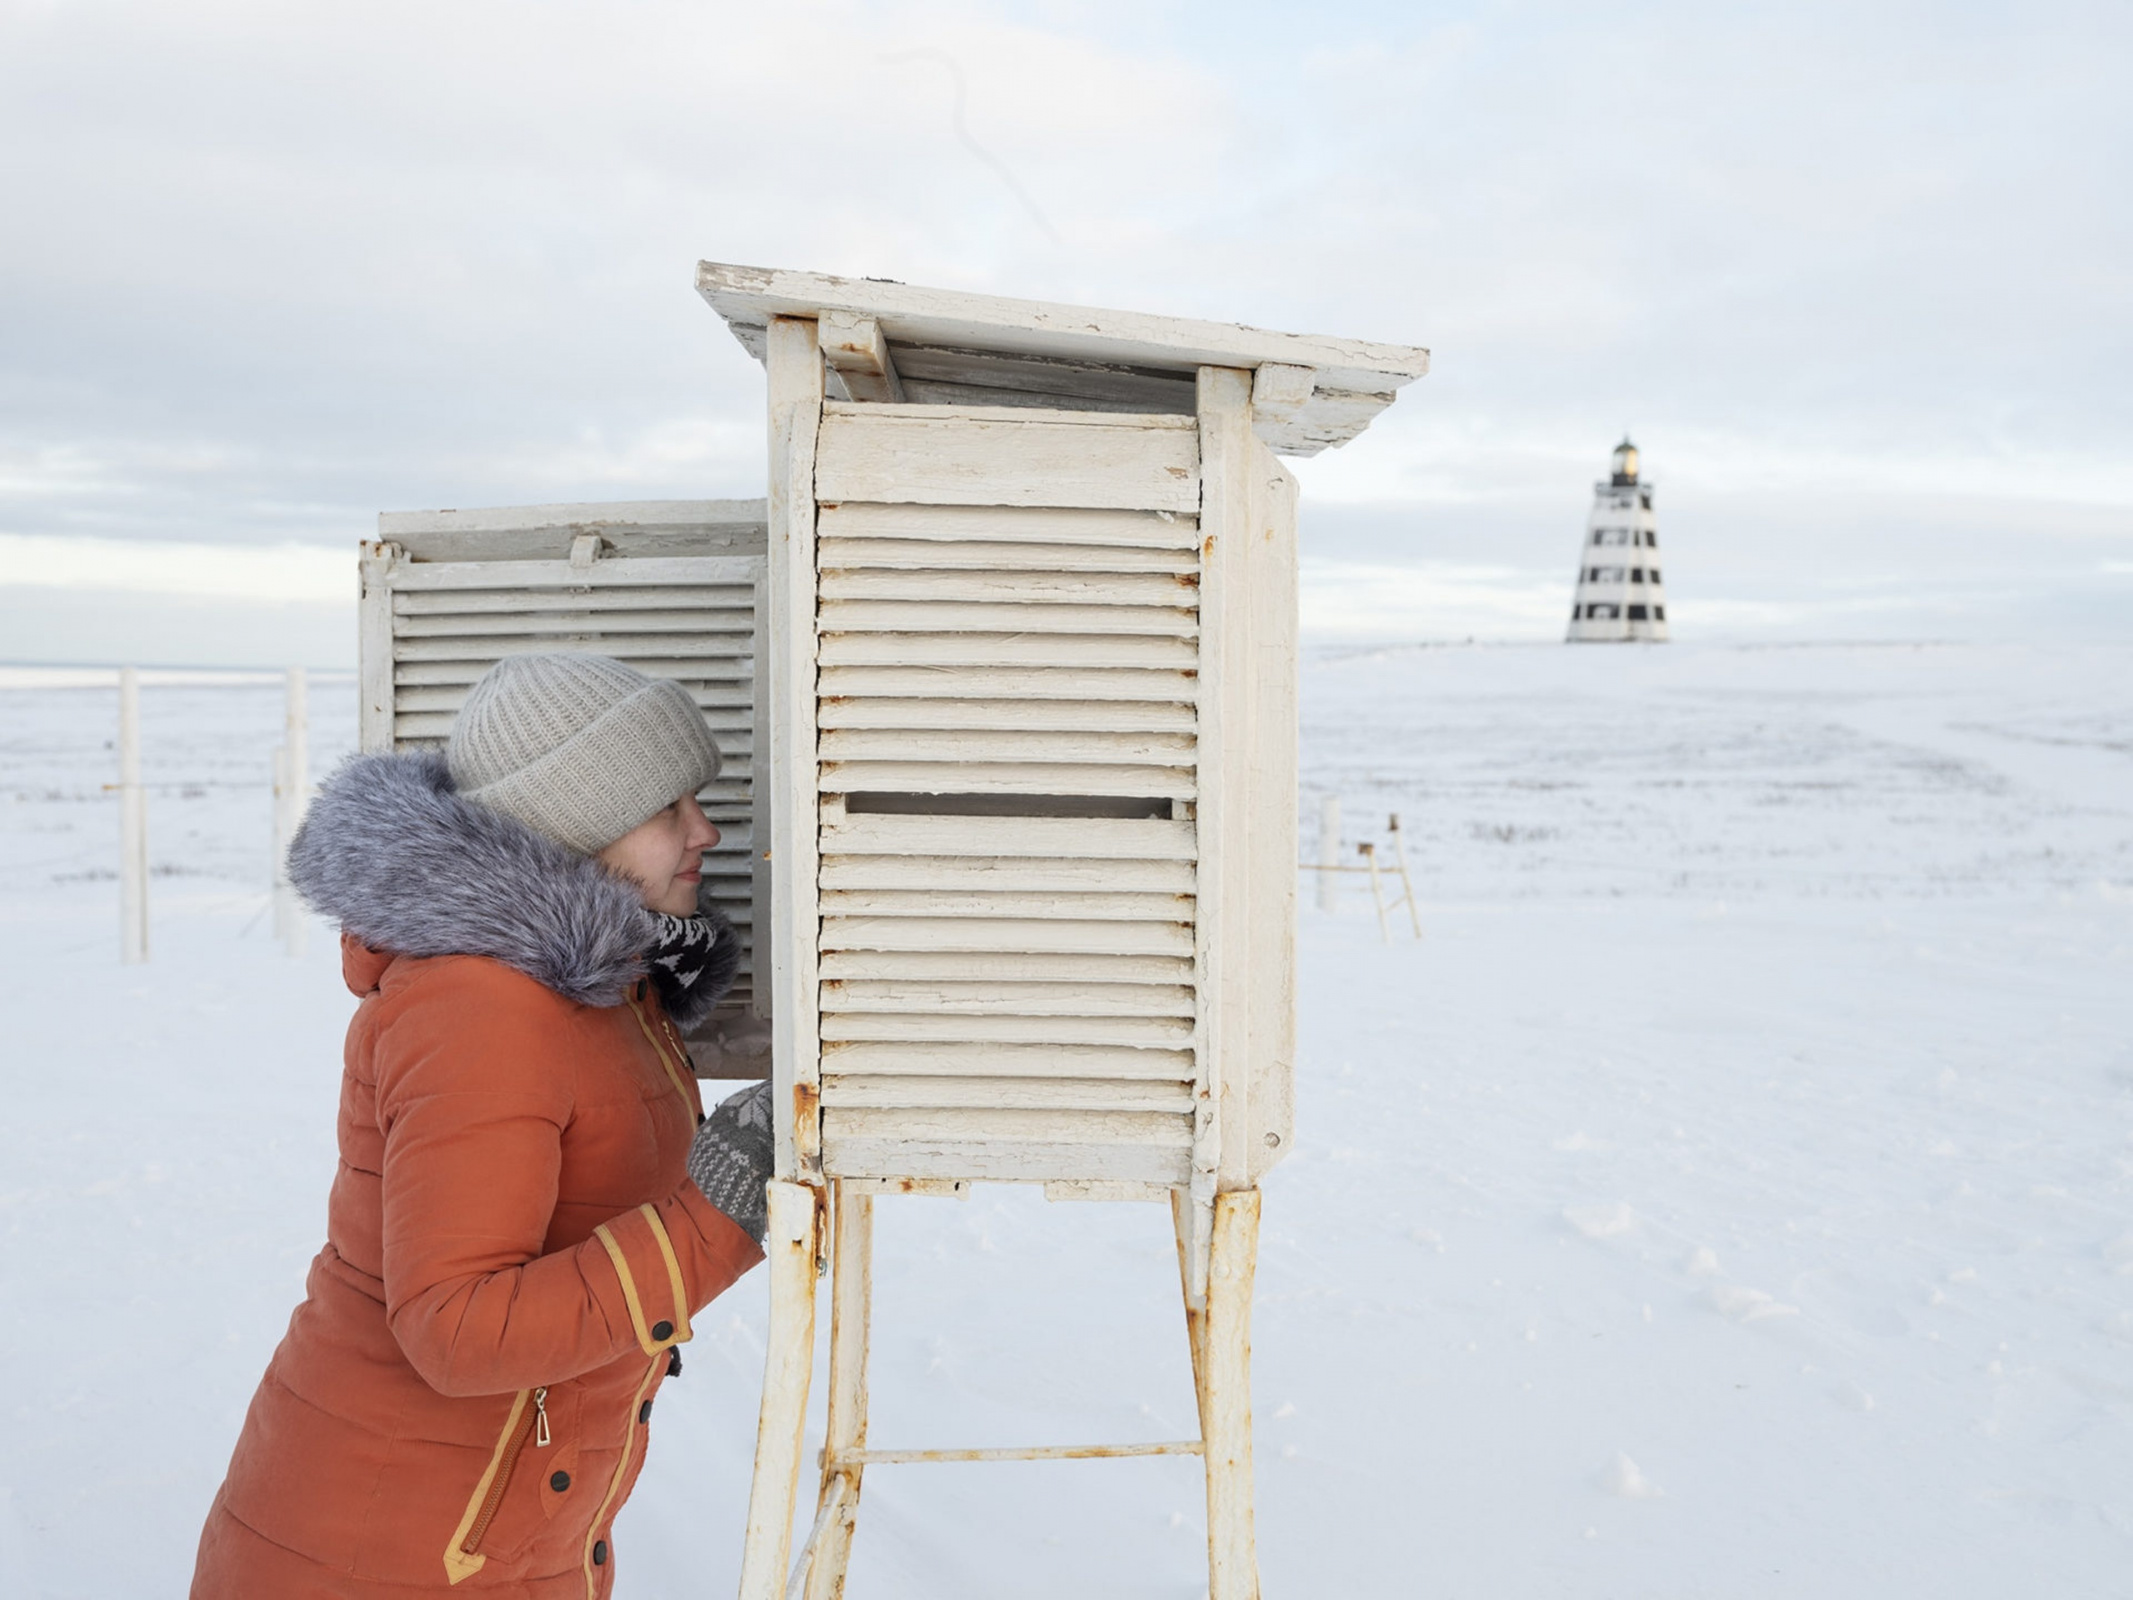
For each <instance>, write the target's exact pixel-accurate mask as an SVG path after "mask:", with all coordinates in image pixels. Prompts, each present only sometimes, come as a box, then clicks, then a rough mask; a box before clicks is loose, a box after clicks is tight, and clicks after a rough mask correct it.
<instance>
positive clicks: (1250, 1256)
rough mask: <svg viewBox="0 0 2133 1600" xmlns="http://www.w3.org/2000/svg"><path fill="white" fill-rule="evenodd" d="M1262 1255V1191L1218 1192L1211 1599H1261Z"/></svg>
mask: <svg viewBox="0 0 2133 1600" xmlns="http://www.w3.org/2000/svg"><path fill="white" fill-rule="evenodd" d="M1258 1253H1259V1191H1258V1190H1257V1189H1237V1190H1232V1191H1230V1192H1229V1193H1226V1194H1218V1195H1216V1196H1215V1238H1214V1252H1213V1259H1212V1261H1211V1263H1210V1266H1209V1271H1208V1277H1207V1320H1206V1325H1205V1329H1204V1332H1203V1334H1202V1340H1203V1343H1204V1346H1205V1348H1204V1350H1203V1352H1202V1357H1201V1365H1200V1416H1201V1419H1202V1420H1201V1426H1202V1428H1203V1429H1204V1430H1205V1435H1204V1436H1205V1438H1206V1441H1207V1595H1208V1600H1258V1597H1259V1557H1258V1551H1257V1548H1256V1544H1255V1541H1254V1537H1253V1533H1252V1272H1253V1268H1254V1266H1255V1265H1256V1262H1257V1258H1258Z"/></svg>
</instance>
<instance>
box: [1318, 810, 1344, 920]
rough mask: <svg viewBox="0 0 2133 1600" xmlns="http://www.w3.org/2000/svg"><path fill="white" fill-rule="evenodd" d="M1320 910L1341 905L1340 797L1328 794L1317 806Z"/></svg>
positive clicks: (1327, 909) (1331, 908) (1328, 909)
mask: <svg viewBox="0 0 2133 1600" xmlns="http://www.w3.org/2000/svg"><path fill="white" fill-rule="evenodd" d="M1318 866H1319V873H1318V909H1319V910H1321V911H1331V910H1333V909H1334V908H1335V907H1336V906H1337V905H1338V904H1339V903H1340V887H1341V878H1340V866H1341V797H1340V796H1339V795H1337V794H1329V795H1327V796H1326V797H1325V798H1324V799H1323V800H1321V801H1319V803H1318Z"/></svg>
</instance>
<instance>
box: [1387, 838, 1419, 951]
mask: <svg viewBox="0 0 2133 1600" xmlns="http://www.w3.org/2000/svg"><path fill="white" fill-rule="evenodd" d="M1389 826H1390V829H1391V832H1392V849H1393V857H1394V859H1395V860H1396V861H1398V863H1399V866H1400V894H1401V896H1402V898H1404V899H1405V900H1406V902H1407V920H1408V922H1409V923H1410V924H1412V925H1413V927H1414V930H1415V937H1416V938H1417V939H1419V938H1421V937H1422V912H1421V910H1420V909H1419V908H1418V907H1417V906H1416V905H1415V880H1414V879H1413V878H1411V877H1409V876H1408V875H1407V834H1406V832H1405V831H1404V830H1403V829H1402V828H1401V827H1400V813H1399V812H1397V811H1395V812H1394V813H1393V814H1392V820H1391V823H1390V825H1389Z"/></svg>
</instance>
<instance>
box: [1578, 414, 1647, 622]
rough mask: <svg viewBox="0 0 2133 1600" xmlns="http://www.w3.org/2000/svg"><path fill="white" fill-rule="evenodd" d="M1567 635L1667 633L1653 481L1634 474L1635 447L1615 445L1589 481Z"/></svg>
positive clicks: (1627, 444)
mask: <svg viewBox="0 0 2133 1600" xmlns="http://www.w3.org/2000/svg"><path fill="white" fill-rule="evenodd" d="M1567 638H1568V641H1569V642H1570V643H1572V644H1577V643H1581V642H1585V641H1602V640H1604V641H1613V640H1623V639H1648V640H1651V641H1653V642H1654V643H1658V642H1661V641H1663V640H1664V639H1665V638H1666V590H1665V589H1664V588H1662V587H1661V586H1660V582H1659V519H1658V518H1657V517H1656V516H1654V515H1653V514H1652V486H1651V485H1650V484H1648V483H1641V482H1639V481H1638V479H1637V447H1636V446H1635V445H1633V444H1631V443H1630V442H1629V441H1628V440H1627V439H1624V440H1623V441H1622V442H1621V443H1620V444H1618V445H1616V446H1615V454H1614V462H1613V471H1612V472H1611V474H1610V475H1609V476H1608V477H1606V478H1604V479H1602V480H1601V481H1600V482H1598V483H1596V484H1594V485H1593V486H1592V515H1591V516H1590V517H1588V518H1586V520H1585V548H1584V556H1583V558H1582V559H1581V560H1580V561H1579V563H1578V587H1577V596H1576V598H1575V599H1574V600H1573V601H1572V602H1571V605H1570V632H1569V634H1568V635H1567Z"/></svg>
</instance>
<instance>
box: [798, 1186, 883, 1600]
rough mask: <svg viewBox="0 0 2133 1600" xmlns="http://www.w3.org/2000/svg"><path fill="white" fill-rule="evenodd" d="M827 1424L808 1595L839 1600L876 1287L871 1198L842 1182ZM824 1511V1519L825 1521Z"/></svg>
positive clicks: (855, 1499)
mask: <svg viewBox="0 0 2133 1600" xmlns="http://www.w3.org/2000/svg"><path fill="white" fill-rule="evenodd" d="M830 1216H831V1230H832V1232H831V1245H830V1357H829V1426H828V1429H827V1432H826V1435H825V1437H824V1439H823V1445H822V1462H823V1467H822V1496H821V1499H820V1501H819V1502H818V1506H817V1520H818V1521H820V1522H821V1526H820V1530H819V1532H818V1533H817V1534H816V1535H815V1539H814V1552H813V1559H812V1561H811V1562H810V1564H809V1567H808V1574H807V1590H806V1597H807V1600H840V1597H841V1596H842V1595H843V1593H844V1574H845V1569H846V1568H847V1567H848V1566H849V1565H850V1563H851V1559H852V1526H853V1523H854V1521H855V1520H856V1519H857V1517H858V1515H859V1475H860V1473H861V1472H862V1471H864V1470H865V1464H864V1463H863V1462H859V1461H847V1460H845V1459H844V1458H845V1457H846V1456H847V1455H849V1454H850V1453H852V1452H858V1451H864V1450H865V1449H866V1443H867V1335H868V1323H869V1321H870V1319H871V1316H872V1311H873V1292H874V1197H873V1195H871V1194H869V1193H867V1192H865V1191H864V1190H860V1189H856V1188H854V1187H853V1186H851V1185H849V1184H846V1183H843V1182H839V1183H836V1184H834V1185H833V1186H832V1188H831V1191H830ZM824 1513H827V1520H822V1517H823V1514H824Z"/></svg>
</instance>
